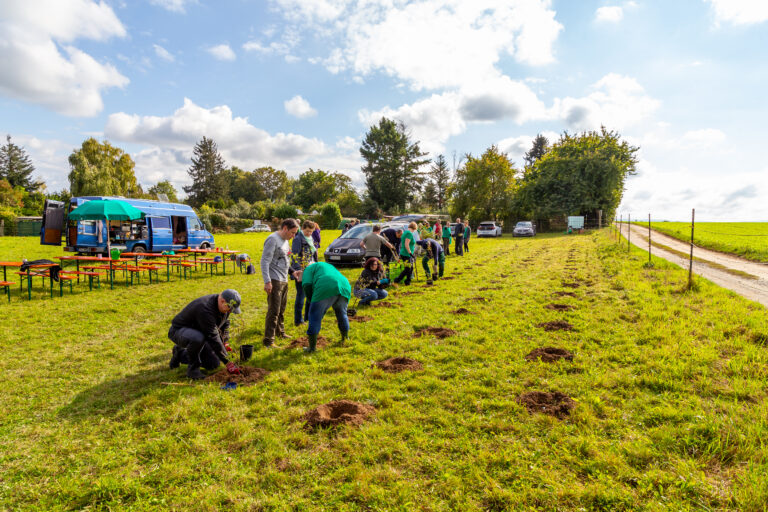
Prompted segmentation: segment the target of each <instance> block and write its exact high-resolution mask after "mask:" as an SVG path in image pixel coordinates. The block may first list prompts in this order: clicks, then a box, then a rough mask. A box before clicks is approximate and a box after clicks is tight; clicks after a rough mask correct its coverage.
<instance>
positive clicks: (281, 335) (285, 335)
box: [277, 332, 292, 340]
mask: <svg viewBox="0 0 768 512" xmlns="http://www.w3.org/2000/svg"><path fill="white" fill-rule="evenodd" d="M277 337H278V338H283V339H284V340H289V339H291V337H292V336H289V335H288V334H286V333H284V332H283V333H280V334H278V335H277Z"/></svg>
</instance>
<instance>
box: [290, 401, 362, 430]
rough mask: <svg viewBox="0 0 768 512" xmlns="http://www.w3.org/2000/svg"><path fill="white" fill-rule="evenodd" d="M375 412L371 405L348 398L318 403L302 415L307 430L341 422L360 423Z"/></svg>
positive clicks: (356, 424) (357, 424) (331, 425)
mask: <svg viewBox="0 0 768 512" xmlns="http://www.w3.org/2000/svg"><path fill="white" fill-rule="evenodd" d="M375 412H376V409H375V408H374V407H373V406H370V405H366V404H361V403H359V402H352V401H350V400H334V401H333V402H328V403H327V404H323V405H318V406H317V407H316V408H314V409H312V410H311V411H309V412H308V413H307V414H305V415H304V419H305V420H306V423H305V424H304V426H305V427H306V428H307V429H309V430H315V429H318V428H323V427H333V426H336V425H341V424H345V423H346V424H348V425H355V426H360V425H362V424H363V423H364V422H365V420H366V419H368V416H370V415H372V414H373V413H375Z"/></svg>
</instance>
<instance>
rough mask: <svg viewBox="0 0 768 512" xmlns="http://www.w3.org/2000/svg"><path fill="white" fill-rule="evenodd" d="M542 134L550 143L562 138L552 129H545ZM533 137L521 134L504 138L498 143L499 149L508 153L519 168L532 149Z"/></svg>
mask: <svg viewBox="0 0 768 512" xmlns="http://www.w3.org/2000/svg"><path fill="white" fill-rule="evenodd" d="M541 135H543V136H544V137H546V138H547V140H548V141H549V144H550V145H552V144H553V143H555V142H557V140H559V139H560V135H559V134H557V133H555V132H552V131H544V132H542V133H541ZM533 139H534V137H533V136H531V135H520V136H518V137H508V138H506V139H502V140H500V141H499V142H498V143H497V144H496V145H497V146H498V148H499V150H500V151H503V152H504V153H506V154H507V155H508V156H509V158H510V159H511V160H512V161H513V162H514V163H515V164H516V165H517V166H518V167H519V168H522V167H523V163H524V162H523V157H524V156H525V154H526V153H527V152H528V151H529V150H530V149H531V146H532V145H533Z"/></svg>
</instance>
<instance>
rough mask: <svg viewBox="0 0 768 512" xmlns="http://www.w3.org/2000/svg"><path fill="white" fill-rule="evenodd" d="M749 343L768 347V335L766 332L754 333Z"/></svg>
mask: <svg viewBox="0 0 768 512" xmlns="http://www.w3.org/2000/svg"><path fill="white" fill-rule="evenodd" d="M749 341H751V342H752V343H754V344H755V345H760V346H763V347H764V346H766V345H768V333H765V332H753V333H752V334H751V335H750V336H749Z"/></svg>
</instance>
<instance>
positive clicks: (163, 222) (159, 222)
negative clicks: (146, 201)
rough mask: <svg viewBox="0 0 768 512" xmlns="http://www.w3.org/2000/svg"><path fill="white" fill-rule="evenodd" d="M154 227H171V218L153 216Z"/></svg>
mask: <svg viewBox="0 0 768 512" xmlns="http://www.w3.org/2000/svg"><path fill="white" fill-rule="evenodd" d="M152 227H153V228H166V229H171V219H169V218H168V217H152Z"/></svg>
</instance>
